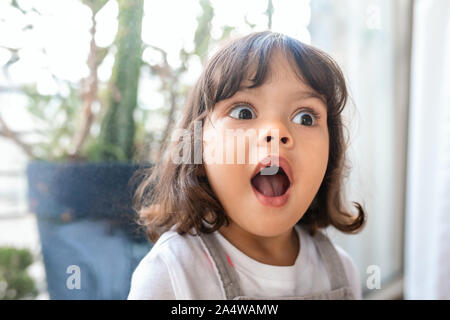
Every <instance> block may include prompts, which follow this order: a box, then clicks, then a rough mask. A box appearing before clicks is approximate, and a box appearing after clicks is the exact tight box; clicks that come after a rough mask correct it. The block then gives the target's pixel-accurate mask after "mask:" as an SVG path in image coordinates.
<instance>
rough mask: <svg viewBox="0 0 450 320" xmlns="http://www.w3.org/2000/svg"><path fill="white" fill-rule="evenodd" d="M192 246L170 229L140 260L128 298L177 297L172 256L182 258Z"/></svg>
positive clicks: (132, 278)
mask: <svg viewBox="0 0 450 320" xmlns="http://www.w3.org/2000/svg"><path fill="white" fill-rule="evenodd" d="M189 249H190V246H189V243H187V242H186V241H185V240H184V239H183V237H181V236H180V235H179V234H178V233H176V232H174V231H172V230H169V231H167V232H165V233H163V234H162V235H161V236H160V238H159V239H158V240H157V241H156V242H155V244H154V245H153V247H152V248H151V250H150V252H148V253H147V255H146V256H145V257H144V258H143V259H142V260H141V261H140V262H139V264H138V266H137V267H136V269H135V270H134V272H133V275H132V277H131V287H130V292H129V295H128V299H131V300H150V299H164V300H170V299H176V290H175V289H176V288H175V286H174V285H173V281H172V279H173V276H172V275H171V273H172V272H171V268H169V266H170V264H171V263H173V261H172V260H173V259H172V256H175V257H177V258H180V254H179V253H181V252H185V253H187V252H189Z"/></svg>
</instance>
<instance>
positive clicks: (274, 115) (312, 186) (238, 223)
mask: <svg viewBox="0 0 450 320" xmlns="http://www.w3.org/2000/svg"><path fill="white" fill-rule="evenodd" d="M269 71H270V72H269V74H268V78H267V79H266V81H265V82H264V83H263V84H262V85H261V86H259V87H257V88H252V89H247V87H248V86H250V85H251V84H252V83H251V82H250V81H246V80H244V81H243V83H242V86H241V88H242V89H241V90H240V91H238V92H237V93H236V94H235V95H234V96H232V97H231V98H229V99H226V100H222V101H219V102H218V103H217V104H216V105H215V106H214V110H213V111H212V112H211V113H210V114H209V116H208V117H207V118H206V119H205V122H204V127H203V164H204V166H205V171H206V175H207V178H208V181H209V183H210V185H211V187H212V189H213V191H214V193H215V194H216V196H217V197H218V199H219V201H220V202H221V204H222V205H223V207H224V209H225V212H226V214H227V216H228V217H229V219H230V223H231V226H232V227H234V230H241V232H246V233H249V234H252V235H255V236H261V237H274V236H277V235H281V234H283V233H286V232H289V231H290V230H292V227H293V226H294V225H295V224H296V223H297V222H298V220H299V219H300V218H301V217H302V216H303V214H304V213H305V212H306V210H307V209H308V207H309V205H310V204H311V202H312V200H313V199H314V196H315V195H316V193H317V191H318V190H319V187H320V185H321V183H322V180H323V177H324V175H325V171H326V168H327V163H328V148H329V137H328V127H327V109H326V104H325V102H324V101H323V100H322V99H320V97H319V95H317V94H316V93H315V92H314V91H313V90H312V89H311V88H310V87H309V86H307V85H306V84H305V83H303V82H301V81H300V80H299V79H298V78H297V76H296V74H295V73H294V71H293V70H292V67H291V66H290V65H289V63H288V61H286V59H285V58H284V57H283V55H282V54H280V53H274V54H273V55H272V58H271V64H270V68H269ZM239 129H241V130H242V131H243V132H252V131H253V132H256V140H252V139H250V138H245V143H244V144H243V145H239V143H237V140H238V139H236V138H232V135H231V136H230V135H229V133H230V132H233V133H235V132H238V131H237V130H239ZM227 130H231V131H227ZM247 130H250V131H247ZM276 132H278V136H277V135H276ZM269 135H271V136H272V137H276V138H277V141H273V140H272V141H270V142H268V139H267V136H269ZM206 137H209V138H206ZM211 137H212V139H211ZM226 137H231V138H226ZM221 138H222V139H223V140H222V141H223V142H222V143H220V142H219V139H221ZM274 143H277V144H278V153H274V151H275V152H276V151H277V150H276V149H274V146H275V145H274ZM271 144H272V145H271ZM211 150H214V152H211ZM215 152H223V158H222V160H223V161H217V160H216V161H205V157H206V155H207V153H208V157H209V159H211V155H212V154H214V153H215ZM229 154H231V155H234V159H232V160H233V161H229V160H230V158H228V159H227V158H226V157H227V155H229ZM242 154H244V155H245V158H244V159H245V161H244V163H242V162H241V161H239V160H238V159H239V155H242ZM251 154H253V155H256V161H254V160H252V159H255V158H251V156H250V155H251ZM269 155H279V156H280V158H281V157H284V158H285V159H286V160H287V162H288V163H289V166H290V168H291V173H290V175H291V180H292V181H291V183H290V186H289V188H288V191H287V192H285V195H284V196H282V198H283V197H284V198H285V199H284V200H285V201H282V200H280V201H278V202H277V203H275V202H276V201H275V202H274V201H272V200H271V199H268V198H271V197H270V195H269V197H261V194H259V195H258V192H256V191H255V186H256V189H257V190H261V189H263V188H264V187H265V188H266V189H265V190H268V189H267V183H268V182H267V181H268V180H266V182H263V181H262V180H260V181H259V182H258V183H257V182H256V180H255V179H253V180H252V178H253V177H254V173H255V169H256V168H257V165H258V163H259V162H260V161H261V160H263V159H264V158H265V157H267V156H269ZM216 159H217V158H216ZM241 159H242V158H241ZM220 162H221V163H220ZM230 162H231V163H230ZM280 165H281V161H280ZM273 178H274V177H273ZM252 181H253V183H252ZM283 181H284V182H283V183H286V178H284V180H283ZM283 183H281V184H283ZM264 184H266V185H265V186H263V185H264ZM282 189H283V191H277V192H278V194H279V193H280V192H284V191H285V188H282ZM266 192H267V191H263V192H262V193H266ZM266 194H267V193H266ZM286 195H287V196H286ZM272 196H273V195H272ZM286 198H287V199H286ZM264 199H265V200H264Z"/></svg>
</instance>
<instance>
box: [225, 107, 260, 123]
mask: <svg viewBox="0 0 450 320" xmlns="http://www.w3.org/2000/svg"><path fill="white" fill-rule="evenodd" d="M230 116H231V117H232V118H235V119H240V120H251V119H254V118H256V116H255V113H254V112H253V110H252V109H250V108H249V107H246V106H239V107H235V108H233V110H231V112H230Z"/></svg>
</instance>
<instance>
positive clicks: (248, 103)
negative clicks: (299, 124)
mask: <svg viewBox="0 0 450 320" xmlns="http://www.w3.org/2000/svg"><path fill="white" fill-rule="evenodd" d="M241 105H248V106H249V107H251V108H252V109H254V107H253V105H252V104H251V103H250V102H248V101H245V100H242V101H239V102H236V103H234V104H233V105H232V106H231V108H230V109H229V110H228V111H227V114H230V112H231V111H232V110H233V109H234V108H236V107H237V106H241ZM302 111H307V112H309V113H310V114H311V115H312V116H313V117H314V118H315V120H316V121H317V120H319V119H320V114H319V113H318V112H317V111H315V110H314V109H313V108H310V107H303V108H301V109H300V111H299V112H302ZM255 113H256V112H255ZM297 114H298V113H296V114H295V116H296V115H297ZM295 116H294V117H295ZM233 119H234V118H233ZM235 120H239V119H235Z"/></svg>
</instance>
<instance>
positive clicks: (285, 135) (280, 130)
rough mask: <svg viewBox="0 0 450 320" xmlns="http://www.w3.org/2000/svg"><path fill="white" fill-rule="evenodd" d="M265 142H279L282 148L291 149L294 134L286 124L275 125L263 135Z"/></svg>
mask: <svg viewBox="0 0 450 320" xmlns="http://www.w3.org/2000/svg"><path fill="white" fill-rule="evenodd" d="M277 140H278V141H277ZM262 142H263V143H267V144H268V143H279V145H280V148H285V149H290V148H292V147H293V145H294V140H293V138H292V135H291V134H290V133H289V131H288V130H287V128H285V127H284V126H273V127H272V128H271V129H270V130H267V132H266V134H264V135H263V136H262Z"/></svg>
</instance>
